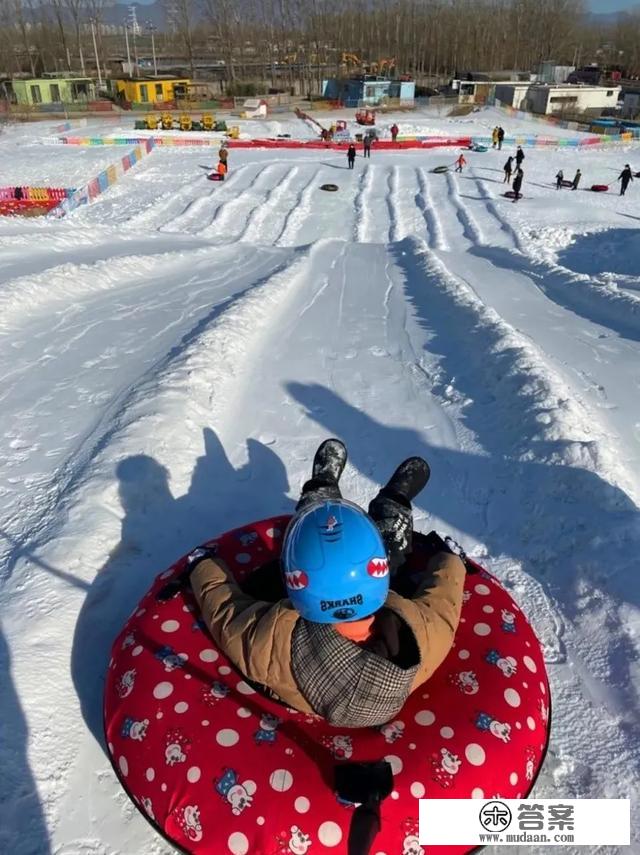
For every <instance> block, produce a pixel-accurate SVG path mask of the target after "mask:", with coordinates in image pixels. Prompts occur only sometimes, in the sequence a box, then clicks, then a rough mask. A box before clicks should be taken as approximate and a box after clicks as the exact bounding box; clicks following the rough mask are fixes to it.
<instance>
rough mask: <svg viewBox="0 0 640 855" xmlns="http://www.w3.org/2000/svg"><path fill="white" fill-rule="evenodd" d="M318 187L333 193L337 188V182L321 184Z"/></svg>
mask: <svg viewBox="0 0 640 855" xmlns="http://www.w3.org/2000/svg"><path fill="white" fill-rule="evenodd" d="M320 189H321V190H327V191H328V192H329V193H335V192H336V190H337V189H338V185H337V184H321V185H320Z"/></svg>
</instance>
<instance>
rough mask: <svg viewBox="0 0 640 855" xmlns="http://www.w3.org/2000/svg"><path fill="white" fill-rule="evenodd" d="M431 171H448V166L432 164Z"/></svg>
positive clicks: (438, 172) (437, 172)
mask: <svg viewBox="0 0 640 855" xmlns="http://www.w3.org/2000/svg"><path fill="white" fill-rule="evenodd" d="M431 171H432V172H435V173H436V174H440V173H442V172H448V171H449V167H448V166H434V168H433V169H432V170H431Z"/></svg>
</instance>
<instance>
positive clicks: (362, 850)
mask: <svg viewBox="0 0 640 855" xmlns="http://www.w3.org/2000/svg"><path fill="white" fill-rule="evenodd" d="M335 788H336V792H337V793H338V796H339V797H340V798H341V799H343V800H344V801H347V802H354V803H358V807H357V808H356V809H355V811H354V814H353V817H352V818H351V826H350V828H349V840H348V844H347V853H348V855H369V853H370V851H371V847H372V846H373V841H374V840H375V838H376V835H377V834H378V832H379V831H380V825H381V820H380V803H381V802H382V801H383V800H384V799H386V798H387V796H388V795H389V794H390V793H391V790H392V789H393V772H392V771H391V766H390V764H389V763H388V762H387V761H386V760H378V761H375V762H372V763H341V764H340V765H339V766H336V767H335Z"/></svg>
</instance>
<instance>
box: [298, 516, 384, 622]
mask: <svg viewBox="0 0 640 855" xmlns="http://www.w3.org/2000/svg"><path fill="white" fill-rule="evenodd" d="M282 564H283V569H284V582H285V585H286V588H287V593H288V595H289V598H290V600H291V602H292V603H293V605H294V607H295V608H296V609H297V611H298V612H299V613H300V614H301V616H302V617H303V618H306V620H310V621H314V622H315V623H342V622H343V621H353V620H360V619H361V618H366V617H368V616H369V615H371V614H373V613H374V612H375V611H377V610H378V609H379V608H380V607H381V606H382V605H383V604H384V601H385V600H386V598H387V594H388V592H389V562H388V560H387V553H386V551H385V548H384V544H383V542H382V538H381V537H380V532H379V531H378V529H377V528H376V526H375V524H374V523H373V521H372V520H371V519H370V518H369V517H368V516H367V514H365V512H364V511H363V510H362V509H361V508H359V507H358V506H357V505H354V504H352V503H351V502H345V501H342V500H340V501H335V502H327V501H325V502H318V503H316V504H313V505H310V506H309V507H308V508H305V509H304V510H303V511H301V512H300V513H299V514H296V515H295V516H294V517H293V519H292V520H291V522H290V523H289V527H288V528H287V531H286V534H285V538H284V546H283V549H282Z"/></svg>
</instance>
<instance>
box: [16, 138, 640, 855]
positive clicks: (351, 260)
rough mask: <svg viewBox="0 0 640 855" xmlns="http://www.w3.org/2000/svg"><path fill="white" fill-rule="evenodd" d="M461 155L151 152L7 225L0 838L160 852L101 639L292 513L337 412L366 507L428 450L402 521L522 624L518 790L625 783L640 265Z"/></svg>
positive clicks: (633, 788)
mask: <svg viewBox="0 0 640 855" xmlns="http://www.w3.org/2000/svg"><path fill="white" fill-rule="evenodd" d="M470 157H471V156H470ZM481 157H484V160H482V159H481V158H479V159H478V160H477V161H475V162H474V163H472V168H471V169H469V170H468V171H466V172H465V173H463V174H462V175H454V174H446V175H438V174H432V173H431V171H430V170H431V169H432V168H433V166H435V165H437V164H438V163H440V162H441V161H442V155H441V154H440V155H438V154H437V153H436V154H429V153H423V152H420V153H417V154H411V153H408V154H403V155H396V154H393V153H391V154H382V153H381V152H376V150H375V148H374V151H373V156H372V158H371V160H362V159H360V158H358V159H357V160H356V168H355V169H354V170H352V171H350V170H347V169H346V158H345V157H344V156H343V155H342V154H340V155H335V154H333V153H331V152H326V153H325V152H321V153H314V154H311V155H310V154H309V153H306V152H305V153H294V154H282V153H281V152H279V153H277V154H276V153H274V152H272V151H265V152H251V151H247V152H240V151H237V150H236V151H234V150H232V151H231V155H230V160H231V172H230V175H229V177H228V179H227V180H226V181H225V182H224V183H221V184H213V183H211V182H208V181H207V180H206V177H205V175H206V171H205V169H204V168H203V167H205V166H206V167H207V168H211V164H210V163H208V161H210V160H211V159H212V158H211V156H210V153H208V154H207V153H206V152H204V153H203V152H193V151H190V150H187V151H184V152H177V151H176V152H171V151H170V150H164V151H161V152H156V153H154V155H153V156H152V157H150V158H148V159H146V160H145V161H144V162H143V163H142V164H141V165H140V167H137V168H136V170H132V171H131V172H130V173H128V174H127V176H125V177H124V178H123V179H122V181H121V182H120V183H119V184H118V185H116V187H114V188H113V189H112V190H110V191H109V192H107V193H105V194H104V195H103V196H102V197H100V198H99V200H98V201H96V203H95V204H94V205H91V206H89V207H87V208H86V209H84V210H82V209H80V210H78V211H77V212H76V213H74V214H73V215H72V216H71V217H69V218H67V219H66V220H64V221H62V222H51V221H42V222H32V223H29V222H24V223H15V222H11V223H6V224H4V223H0V282H1V284H0V472H1V474H2V477H1V478H0V609H1V612H2V615H3V632H2V634H0V680H2V681H4V682H0V691H2V692H3V695H2V696H3V697H4V698H7V699H8V700H7V701H6V702H5V707H6V713H5V710H4V709H3V715H5V718H6V720H7V721H9V723H10V728H11V731H12V733H15V734H17V736H16V739H17V740H18V743H19V744H18V747H17V749H16V748H15V747H12V746H8V745H7V743H6V740H5V741H3V738H2V737H0V761H2V762H3V765H4V766H5V767H6V770H7V771H6V772H5V781H4V784H3V785H2V784H0V849H2V851H5V850H6V851H7V852H9V851H11V852H15V853H17V855H34V853H37V855H50V853H53V852H55V853H56V855H121V853H122V855H124V853H125V852H126V853H130V852H144V853H148V855H165V853H166V852H167V851H168V850H167V847H166V845H165V844H164V842H163V841H161V840H158V838H157V837H156V835H155V834H154V832H153V831H152V830H151V829H150V828H149V827H148V826H147V824H146V823H145V822H144V820H143V819H142V818H141V817H140V816H139V815H138V813H137V811H136V810H135V809H134V808H132V807H131V806H130V805H129V803H128V801H127V799H126V797H125V796H124V795H123V793H122V791H121V790H120V788H119V786H118V784H117V782H116V781H115V779H114V777H113V774H112V772H111V769H110V765H109V763H108V761H107V758H106V756H105V755H104V753H103V748H102V732H101V720H100V709H101V692H102V685H103V675H104V670H105V666H106V662H107V659H108V653H109V647H110V644H111V641H112V639H113V637H114V636H115V635H116V633H117V631H118V629H119V627H120V626H121V625H122V622H123V621H124V619H125V617H126V616H127V615H128V613H129V612H130V611H131V609H132V608H133V607H134V605H135V603H136V602H137V600H138V598H139V597H140V596H141V595H142V593H143V592H144V590H145V589H146V588H147V587H148V585H149V583H150V580H151V579H152V578H153V576H154V575H155V574H156V573H157V572H158V571H159V570H160V569H161V568H162V567H163V566H165V565H167V564H169V563H170V562H171V561H172V560H174V559H175V558H176V557H178V556H179V555H180V554H182V553H183V552H185V551H186V550H187V549H188V548H189V547H191V546H192V545H193V544H196V543H198V542H200V541H202V540H204V539H206V538H209V537H211V536H212V535H213V534H214V533H215V532H217V531H222V530H225V529H227V528H230V527H232V526H236V525H241V524H242V523H244V522H246V521H248V520H250V519H254V518H257V517H261V516H267V515H269V514H274V513H278V512H281V511H288V510H291V509H292V508H293V506H294V502H295V499H296V497H297V493H298V490H299V487H300V485H301V484H302V483H303V481H304V480H305V479H306V478H307V477H308V472H309V467H310V463H311V459H312V457H313V453H314V450H315V447H316V443H317V442H318V441H320V440H321V439H322V438H324V437H326V436H327V435H331V434H333V435H337V436H340V437H342V438H343V439H344V440H345V441H346V442H347V444H348V447H349V454H350V457H349V464H348V466H347V469H346V471H345V474H344V476H343V479H342V481H341V485H342V486H343V493H344V494H345V495H346V496H348V497H350V498H352V499H353V500H355V501H357V502H359V503H361V504H363V505H366V504H367V502H368V500H369V498H370V497H371V496H372V494H373V492H374V491H375V490H376V489H377V486H378V485H379V484H380V483H382V482H383V481H384V480H386V478H387V477H388V476H389V474H390V472H391V471H392V469H393V468H394V466H395V465H396V463H397V462H398V460H400V459H401V458H402V457H403V456H408V455H412V454H421V455H423V456H425V457H426V458H427V459H428V460H429V462H430V464H431V467H432V472H433V475H432V479H431V482H430V484H429V487H428V489H427V490H425V491H424V493H423V494H422V495H421V496H420V497H419V499H418V501H417V503H416V507H415V519H416V525H417V527H419V528H421V529H423V530H429V529H430V528H437V529H439V530H440V531H444V532H448V533H451V534H452V535H454V536H456V537H458V538H459V539H460V540H462V541H463V542H464V544H465V545H466V547H467V548H468V549H469V550H470V551H471V552H472V553H474V554H476V555H477V556H480V557H481V558H482V560H483V561H485V562H486V563H487V565H488V566H489V567H490V569H492V570H493V571H494V572H496V573H497V574H498V575H499V576H500V577H501V579H502V580H503V582H504V583H505V584H506V585H507V587H509V588H510V589H511V590H512V592H513V594H514V596H515V598H516V601H517V602H519V604H520V605H521V606H522V608H523V609H524V610H525V611H526V612H527V614H528V616H529V617H530V619H531V620H532V622H533V624H534V626H535V627H536V630H537V632H538V634H539V636H540V638H541V640H542V642H543V644H544V648H545V656H546V659H547V663H548V666H549V669H550V673H551V680H552V689H553V706H554V726H553V732H552V741H551V746H550V751H549V755H548V760H547V763H546V766H545V770H544V772H543V775H542V777H541V780H540V782H539V784H538V786H537V789H536V792H537V794H538V795H540V796H549V797H552V796H553V797H555V796H558V797H569V796H577V795H581V796H585V797H592V798H596V797H602V796H605V795H606V796H619V797H629V796H632V795H635V794H638V793H640V726H639V725H638V721H639V720H640V716H639V711H640V671H639V665H638V663H639V662H640V644H639V642H638V639H639V638H640V584H639V583H638V579H637V561H635V564H634V556H637V555H638V554H639V551H640V511H639V507H638V506H639V504H640V416H639V415H638V407H637V401H638V400H639V399H640V373H639V371H638V365H639V364H640V359H639V357H640V309H639V308H638V306H639V305H640V300H639V299H638V291H639V290H640V284H639V280H638V278H637V277H634V276H633V270H629V271H627V272H625V273H624V274H622V273H621V274H620V276H624V277H626V278H625V280H624V287H622V286H620V287H616V285H615V284H614V283H613V279H612V278H611V276H609V275H608V274H607V273H606V271H605V273H602V272H600V273H598V274H596V273H591V272H574V271H573V270H570V269H569V268H568V267H565V266H562V265H561V264H560V263H558V259H556V257H555V256H554V255H553V253H552V252H544V253H540V252H536V251H535V247H534V249H533V250H532V249H531V246H530V239H529V238H528V236H529V235H531V234H532V233H533V232H534V231H535V229H534V227H533V226H532V225H531V224H530V223H526V224H523V221H522V217H523V216H524V214H523V211H527V210H528V211H529V212H531V210H532V209H533V206H534V205H535V204H537V202H538V201H539V202H540V206H541V208H542V207H548V191H546V190H545V188H544V185H543V184H540V185H539V187H538V188H537V189H536V190H533V189H532V190H531V193H530V197H531V198H530V200H529V201H530V203H531V206H532V207H531V208H529V209H526V208H524V207H523V206H522V205H520V204H518V205H513V204H511V203H510V202H509V201H508V200H506V199H504V198H502V196H501V195H500V194H501V192H502V190H503V189H504V185H502V184H501V177H502V175H501V172H500V170H499V169H498V168H497V166H498V165H501V161H500V163H498V161H493V160H491V159H490V157H491V155H490V153H487V154H486V155H483V156H481ZM500 157H501V158H502V154H500ZM532 160H533V158H529V157H528V169H529V170H530V168H531V162H532ZM477 164H482V166H478V165H477ZM491 164H493V165H492V166H491ZM545 168H546V167H545ZM529 174H530V171H529V172H528V176H529ZM541 180H542V179H541ZM329 182H331V183H336V184H338V185H339V190H338V192H336V193H325V192H323V191H320V189H319V188H320V186H321V185H322V184H324V183H329ZM534 186H536V185H535V183H534V182H532V187H534ZM527 192H528V193H529V190H528V191H527ZM545 194H547V195H545ZM553 198H554V201H556V202H558V199H557V197H553ZM577 198H578V197H576V196H575V195H574V196H573V197H568V196H567V195H566V194H565V195H564V196H563V197H562V199H561V202H562V204H563V205H569V204H571V205H574V206H575V205H576V200H577ZM580 201H582V200H580ZM599 204H600V205H601V206H602V205H606V204H610V205H614V204H615V205H618V204H620V203H619V202H617V201H616V202H614V201H612V200H605V201H601V202H600V203H599ZM563 210H564V209H562V210H561V214H562V216H565V214H564V213H562V211H563ZM602 210H604V209H603V208H602V207H601V208H599V209H598V216H599V217H600V218H602V217H603V216H604V215H603V214H602ZM614 213H615V216H618V213H617V212H616V211H614ZM613 215H614V214H613V213H612V214H611V215H610V216H611V217H613ZM559 216H560V214H559ZM566 216H569V215H568V214H567V215H566ZM607 216H609V215H608V214H607ZM625 216H628V215H626V214H625ZM619 219H620V218H619ZM616 222H618V221H616ZM618 224H619V223H618ZM623 225H624V226H625V227H628V226H629V223H625V224H623ZM601 226H602V223H601V222H600V227H601ZM545 227H546V226H545ZM621 227H622V226H621ZM563 228H568V227H567V226H566V225H565V226H563ZM605 234H606V233H605ZM558 240H559V245H560V239H558ZM577 252H578V249H575V250H574V252H573V258H574V261H575V256H576V253H577ZM581 261H582V259H581V258H578V262H579V263H580V262H581ZM567 263H568V262H567ZM579 263H578V264H577V265H576V268H575V269H576V270H579V269H580V264H579ZM585 264H586V269H587V270H588V269H589V268H588V264H587V262H585ZM607 269H608V268H607ZM625 270H626V268H625ZM620 281H622V280H620ZM9 663H10V666H9ZM5 675H6V676H5ZM586 733H588V734H590V738H589V740H586V739H585V738H584V734H586ZM603 746H606V748H603ZM5 758H8V759H7V760H6V762H4V761H5ZM3 786H4V789H2V787H3ZM21 788H22V789H21ZM25 793H26V795H25ZM3 811H7V816H8V817H9V820H8V821H5V815H4V813H3ZM6 829H9V830H8V831H7V830H6ZM638 832H639V830H638V829H637V828H636V829H635V830H634V835H635V838H636V839H637V836H638ZM256 855H260V853H256Z"/></svg>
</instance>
